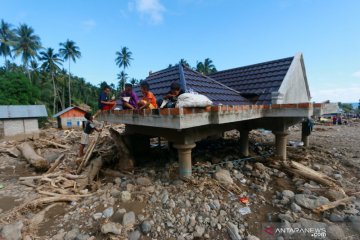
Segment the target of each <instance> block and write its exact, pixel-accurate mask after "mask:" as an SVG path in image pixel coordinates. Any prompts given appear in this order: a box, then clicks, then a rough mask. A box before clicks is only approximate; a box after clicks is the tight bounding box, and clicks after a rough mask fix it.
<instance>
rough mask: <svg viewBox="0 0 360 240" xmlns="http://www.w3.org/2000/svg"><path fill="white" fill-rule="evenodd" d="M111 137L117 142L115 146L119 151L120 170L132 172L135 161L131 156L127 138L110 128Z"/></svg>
mask: <svg viewBox="0 0 360 240" xmlns="http://www.w3.org/2000/svg"><path fill="white" fill-rule="evenodd" d="M109 131H110V136H111V138H112V139H113V140H114V142H115V146H116V148H117V150H118V156H119V162H118V168H119V170H124V171H130V170H132V169H133V168H134V159H133V156H132V154H131V150H130V147H129V144H128V143H127V140H126V136H125V135H122V134H120V133H119V132H118V131H116V130H114V129H112V128H110V129H109Z"/></svg>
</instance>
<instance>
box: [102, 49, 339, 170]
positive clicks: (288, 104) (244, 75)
mask: <svg viewBox="0 0 360 240" xmlns="http://www.w3.org/2000/svg"><path fill="white" fill-rule="evenodd" d="M146 80H147V81H148V83H149V84H150V86H151V91H152V92H153V93H154V94H155V96H157V97H162V96H164V95H165V94H166V93H167V91H168V89H169V86H170V84H171V83H172V82H179V83H180V85H181V86H182V89H184V90H185V91H187V92H197V93H199V94H203V95H205V96H207V97H208V98H209V99H210V100H212V101H213V103H214V105H213V106H209V107H206V108H172V109H166V108H165V109H153V110H150V109H147V110H141V111H138V110H113V111H108V112H102V113H101V114H100V115H99V116H98V119H99V120H103V121H108V122H111V123H124V124H126V130H125V134H127V135H129V136H131V138H130V139H131V141H132V142H133V143H134V145H136V146H137V150H138V151H141V150H145V149H144V148H147V147H148V146H149V137H157V136H161V137H164V138H166V139H167V140H168V141H169V142H172V143H174V144H173V146H174V147H175V148H176V149H177V150H178V157H179V163H180V175H181V176H185V177H187V176H190V175H191V149H193V148H194V147H195V143H196V142H197V141H199V140H201V139H203V138H206V137H208V136H213V135H220V134H222V133H223V132H224V131H229V130H233V129H237V130H238V131H239V132H240V142H241V152H242V154H243V155H244V156H248V154H249V150H248V149H249V144H248V136H249V132H250V131H251V130H252V129H257V128H264V129H268V130H271V131H272V132H273V134H274V135H275V146H276V152H275V153H276V155H277V156H279V157H280V158H282V159H286V145H287V136H288V134H289V132H288V128H289V127H290V126H292V125H294V124H297V123H299V122H301V121H302V120H303V119H304V118H307V117H310V116H312V115H314V112H316V114H323V113H326V112H328V111H332V107H336V106H332V105H329V104H313V103H310V100H311V96H310V90H309V86H308V81H307V77H306V71H305V65H304V60H303V55H302V54H301V53H299V54H296V55H295V56H294V57H289V58H284V59H279V60H275V61H270V62H264V63H259V64H255V65H250V66H245V67H240V68H234V69H229V70H225V71H220V72H217V73H214V74H211V75H209V76H204V75H202V74H201V73H198V72H196V71H194V70H192V69H190V68H188V67H186V66H182V65H181V64H180V65H178V66H174V67H170V68H167V69H164V70H161V71H158V72H155V73H152V74H150V75H149V76H148V77H147V78H146ZM135 91H137V92H138V94H139V87H138V86H137V87H135ZM306 138H307V136H303V139H306ZM307 142H308V141H307Z"/></svg>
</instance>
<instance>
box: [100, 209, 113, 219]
mask: <svg viewBox="0 0 360 240" xmlns="http://www.w3.org/2000/svg"><path fill="white" fill-rule="evenodd" d="M113 214H114V209H113V208H112V207H109V208H107V209H105V210H104V211H103V213H102V216H103V218H109V217H111V216H112V215H113Z"/></svg>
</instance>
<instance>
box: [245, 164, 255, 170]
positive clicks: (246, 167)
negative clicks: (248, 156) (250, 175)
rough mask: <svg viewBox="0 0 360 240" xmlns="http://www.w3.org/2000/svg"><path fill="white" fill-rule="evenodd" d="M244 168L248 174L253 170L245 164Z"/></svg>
mask: <svg viewBox="0 0 360 240" xmlns="http://www.w3.org/2000/svg"><path fill="white" fill-rule="evenodd" d="M244 168H245V170H247V171H249V172H250V171H252V170H253V166H251V165H250V164H245V166H244Z"/></svg>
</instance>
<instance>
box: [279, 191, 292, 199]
mask: <svg viewBox="0 0 360 240" xmlns="http://www.w3.org/2000/svg"><path fill="white" fill-rule="evenodd" d="M281 194H282V196H283V197H286V198H289V199H292V198H294V196H295V193H294V192H293V191H290V190H284V191H282V193H281Z"/></svg>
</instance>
